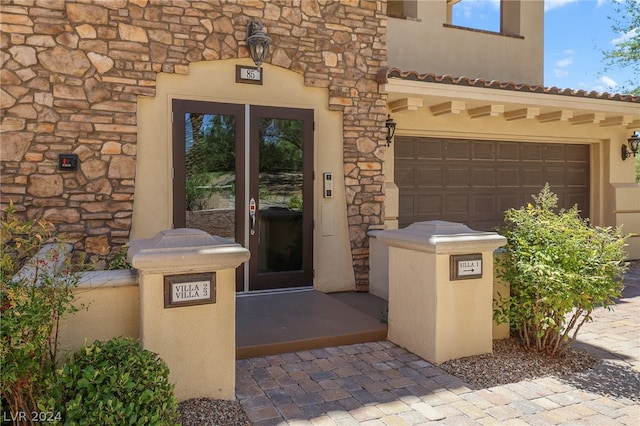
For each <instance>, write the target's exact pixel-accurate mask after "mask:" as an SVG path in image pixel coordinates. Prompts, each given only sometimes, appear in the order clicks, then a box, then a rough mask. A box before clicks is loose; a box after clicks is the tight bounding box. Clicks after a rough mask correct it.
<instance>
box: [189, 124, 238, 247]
mask: <svg viewBox="0 0 640 426" xmlns="http://www.w3.org/2000/svg"><path fill="white" fill-rule="evenodd" d="M184 120H185V176H186V183H185V192H186V193H185V196H186V202H185V209H186V224H185V225H186V227H187V228H194V229H201V230H203V231H206V232H208V233H209V234H211V235H218V236H221V237H224V238H228V239H230V240H235V238H236V226H235V208H236V177H235V176H236V169H235V157H236V155H235V154H236V140H235V139H236V138H235V127H236V122H235V121H236V117H235V116H233V115H220V114H203V113H194V112H186V113H185V114H184Z"/></svg>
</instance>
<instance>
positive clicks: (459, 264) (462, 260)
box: [449, 253, 482, 281]
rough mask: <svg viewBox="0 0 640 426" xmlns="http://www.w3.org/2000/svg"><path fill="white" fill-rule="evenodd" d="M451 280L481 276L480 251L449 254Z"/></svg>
mask: <svg viewBox="0 0 640 426" xmlns="http://www.w3.org/2000/svg"><path fill="white" fill-rule="evenodd" d="M450 258H451V261H450V273H449V279H450V280H451V281H458V280H471V279H477V278H482V253H475V254H464V255H451V257H450Z"/></svg>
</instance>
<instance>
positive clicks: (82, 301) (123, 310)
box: [59, 270, 140, 356]
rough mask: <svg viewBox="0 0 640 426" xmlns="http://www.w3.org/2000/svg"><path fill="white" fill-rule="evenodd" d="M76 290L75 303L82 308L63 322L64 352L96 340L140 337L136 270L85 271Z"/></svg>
mask: <svg viewBox="0 0 640 426" xmlns="http://www.w3.org/2000/svg"><path fill="white" fill-rule="evenodd" d="M75 292H76V294H75V297H76V300H75V306H76V307H77V308H78V309H79V310H78V311H77V312H76V313H74V314H71V315H67V316H66V317H65V319H64V320H63V321H62V322H61V323H60V334H59V339H60V341H59V342H60V347H59V351H60V354H61V355H63V356H64V355H65V354H67V353H69V352H75V351H76V350H78V349H80V348H82V347H83V346H84V345H85V343H86V344H91V343H93V342H94V341H96V340H100V341H105V340H109V339H111V338H113V337H120V336H122V337H131V338H134V339H137V338H138V337H139V335H140V333H139V331H140V329H139V324H140V314H139V312H140V306H139V300H140V296H139V289H138V279H137V277H136V276H135V271H131V270H126V271H97V272H89V273H85V274H82V276H81V278H80V281H79V283H78V287H77V288H76V290H75Z"/></svg>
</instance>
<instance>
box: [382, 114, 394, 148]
mask: <svg viewBox="0 0 640 426" xmlns="http://www.w3.org/2000/svg"><path fill="white" fill-rule="evenodd" d="M385 126H386V127H387V146H391V139H393V135H395V134H396V122H395V121H393V118H391V115H387V121H386V122H385Z"/></svg>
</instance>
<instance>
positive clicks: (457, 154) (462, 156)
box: [445, 141, 471, 160]
mask: <svg viewBox="0 0 640 426" xmlns="http://www.w3.org/2000/svg"><path fill="white" fill-rule="evenodd" d="M445 143H446V147H447V151H446V157H445V158H446V159H447V160H456V159H458V160H467V159H469V158H470V155H469V154H470V151H471V146H470V143H469V141H448V142H445Z"/></svg>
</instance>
